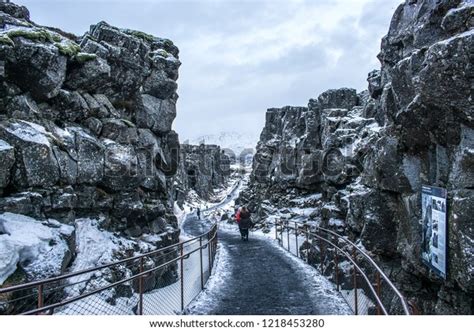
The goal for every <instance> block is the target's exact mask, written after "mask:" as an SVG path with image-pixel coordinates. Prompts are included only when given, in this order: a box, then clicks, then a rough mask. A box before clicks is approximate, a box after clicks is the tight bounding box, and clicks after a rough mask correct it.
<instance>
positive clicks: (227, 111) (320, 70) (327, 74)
mask: <svg viewBox="0 0 474 331" xmlns="http://www.w3.org/2000/svg"><path fill="white" fill-rule="evenodd" d="M13 2H16V3H18V4H22V5H25V6H27V7H28V8H29V10H30V13H31V18H32V20H33V21H35V22H36V23H39V24H44V25H49V26H56V27H59V28H61V29H63V30H66V31H69V32H73V33H75V34H78V35H82V34H83V33H84V32H85V31H87V30H88V29H89V26H90V25H91V24H95V23H97V22H99V21H101V20H104V21H107V22H108V23H110V24H112V25H115V26H118V27H124V28H131V29H136V30H141V31H145V32H147V33H150V34H153V35H156V36H159V37H165V38H169V39H171V40H172V41H173V42H174V43H175V44H176V45H177V46H178V47H179V49H180V60H181V62H182V66H181V69H180V78H179V80H178V84H179V88H178V93H179V95H180V98H179V101H178V116H177V119H176V121H175V125H174V127H175V130H177V131H178V133H179V134H180V137H181V140H182V141H184V140H185V139H192V138H193V137H196V136H198V135H201V134H208V133H218V132H221V131H226V130H232V131H236V130H237V131H241V132H250V133H254V134H256V133H260V131H261V129H262V127H263V125H264V121H265V110H266V109H267V108H271V107H281V106H285V105H307V102H308V100H309V99H310V98H314V97H317V96H318V95H319V94H320V93H321V92H323V91H325V90H327V89H330V88H338V87H354V88H356V89H357V90H363V89H366V86H367V82H366V78H367V73H368V72H369V71H371V70H372V69H376V68H379V67H380V64H379V62H378V60H377V58H376V55H377V54H378V52H379V50H380V39H381V37H382V36H383V35H385V34H386V32H387V31H388V26H389V23H390V19H391V17H392V14H393V12H394V10H395V9H396V7H397V5H398V4H399V3H401V2H402V0H240V1H235V0H186V1H185V0H166V1H164V0H154V1H153V0H148V1H143V0H141V1H140V0H138V1H132V0H129V1H124V0H115V1H113V0H96V1H77V0H45V1H43V0H14V1H13Z"/></svg>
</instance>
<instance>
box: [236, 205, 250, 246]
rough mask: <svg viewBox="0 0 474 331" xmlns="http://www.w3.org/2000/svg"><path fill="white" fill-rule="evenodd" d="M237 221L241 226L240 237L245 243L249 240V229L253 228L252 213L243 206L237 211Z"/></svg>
mask: <svg viewBox="0 0 474 331" xmlns="http://www.w3.org/2000/svg"><path fill="white" fill-rule="evenodd" d="M235 220H236V221H237V224H239V230H240V235H241V237H242V240H243V241H248V240H249V229H250V228H251V227H252V220H251V219H250V211H249V210H248V209H247V207H245V206H243V207H242V208H241V209H239V210H238V211H237V214H236V215H235Z"/></svg>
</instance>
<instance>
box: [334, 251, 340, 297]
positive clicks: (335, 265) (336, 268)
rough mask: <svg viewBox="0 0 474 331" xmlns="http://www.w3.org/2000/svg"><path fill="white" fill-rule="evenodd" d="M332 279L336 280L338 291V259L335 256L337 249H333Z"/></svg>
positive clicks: (336, 255)
mask: <svg viewBox="0 0 474 331" xmlns="http://www.w3.org/2000/svg"><path fill="white" fill-rule="evenodd" d="M334 272H335V275H334V279H335V280H336V289H337V291H339V257H338V254H337V248H335V249H334Z"/></svg>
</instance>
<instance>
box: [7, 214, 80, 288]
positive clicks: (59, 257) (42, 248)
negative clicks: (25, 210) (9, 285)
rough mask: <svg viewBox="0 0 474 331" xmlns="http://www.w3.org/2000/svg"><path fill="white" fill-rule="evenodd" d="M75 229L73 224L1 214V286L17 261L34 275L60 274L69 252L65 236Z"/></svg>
mask: <svg viewBox="0 0 474 331" xmlns="http://www.w3.org/2000/svg"><path fill="white" fill-rule="evenodd" d="M73 231H74V227H72V226H70V225H65V224H61V223H59V222H58V221H55V220H48V221H44V222H40V221H37V220H35V219H33V218H31V217H28V216H24V215H20V214H13V213H2V214H0V285H2V284H3V282H4V281H5V280H6V279H7V278H8V277H9V276H10V275H11V274H13V273H14V272H15V270H16V269H17V265H18V264H20V265H21V266H22V267H23V269H24V270H25V272H26V273H27V274H29V275H31V276H33V277H34V276H42V277H51V276H56V275H59V274H60V273H61V271H62V270H61V269H62V267H63V266H64V263H65V262H67V256H68V254H70V252H69V248H68V243H67V241H66V238H67V237H70V236H71V235H72V233H73Z"/></svg>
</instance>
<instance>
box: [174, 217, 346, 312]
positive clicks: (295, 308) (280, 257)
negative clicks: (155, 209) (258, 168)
mask: <svg viewBox="0 0 474 331" xmlns="http://www.w3.org/2000/svg"><path fill="white" fill-rule="evenodd" d="M203 225H204V224H203V222H202V221H199V220H198V219H197V218H195V217H191V216H189V217H188V218H187V219H186V221H185V222H184V224H183V227H184V230H185V231H186V233H188V234H191V235H198V234H199V233H202V231H203ZM204 227H205V226H204ZM219 241H220V244H219V255H218V260H217V263H218V265H217V268H216V270H217V271H215V272H214V275H213V277H211V279H210V281H209V283H208V285H207V289H206V290H205V291H204V292H203V293H201V294H200V295H199V296H198V298H197V299H196V300H195V301H193V302H192V303H191V305H190V306H189V307H188V309H187V314H191V315H199V314H206V315H208V314H210V315H267V314H268V315H318V314H331V315H334V314H349V313H350V310H349V308H348V306H347V305H346V303H345V301H344V300H343V299H342V297H341V296H340V295H339V294H338V293H337V292H336V291H335V289H334V287H333V286H332V284H331V283H330V282H329V281H327V280H326V279H325V278H324V277H322V276H320V275H319V274H318V273H317V271H316V270H314V269H313V268H312V267H310V266H307V265H305V264H304V262H302V261H300V260H299V259H297V258H295V257H293V256H291V255H290V254H288V253H287V252H286V251H284V250H283V249H281V248H280V247H279V246H278V245H276V244H275V243H273V242H272V241H271V240H269V239H268V238H266V237H264V236H255V235H252V234H251V236H250V240H249V241H248V242H242V241H241V240H240V235H239V233H238V229H237V227H236V226H232V225H224V226H222V227H221V228H220V231H219Z"/></svg>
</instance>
